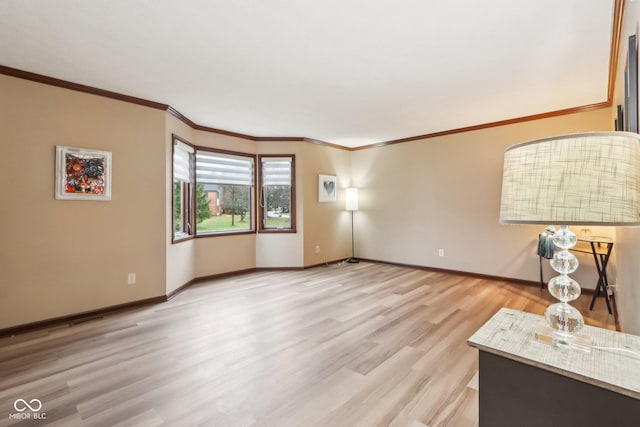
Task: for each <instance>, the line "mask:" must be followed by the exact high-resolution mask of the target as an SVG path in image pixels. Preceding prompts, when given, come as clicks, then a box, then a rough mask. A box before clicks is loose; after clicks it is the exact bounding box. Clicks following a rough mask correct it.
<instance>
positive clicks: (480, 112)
mask: <svg viewBox="0 0 640 427" xmlns="http://www.w3.org/2000/svg"><path fill="white" fill-rule="evenodd" d="M612 11H613V0H589V1H585V0H562V1H558V0H486V1H478V0H458V1H435V0H321V1H319V0H180V1H178V0H91V1H88V0H56V1H48V0H0V65H5V66H8V67H13V68H18V69H21V70H25V71H30V72H34V73H39V74H44V75H47V76H51V77H56V78H59V79H63V80H68V81H71V82H75V83H80V84H84V85H89V86H93V87H97V88H100V89H106V90H110V91H114V92H119V93H122V94H126V95H131V96H135V97H139V98H144V99H148V100H151V101H156V102H159V103H164V104H169V105H171V106H172V107H174V108H175V109H177V110H178V111H179V112H181V113H182V114H183V115H185V116H187V117H188V118H189V119H191V120H192V121H194V122H196V123H197V124H199V125H203V126H208V127H213V128H217V129H222V130H226V131H230V132H238V133H243V134H247V135H252V136H260V137H269V136H290V137H308V138H314V139H318V140H322V141H326V142H331V143H334V144H339V145H344V146H349V147H355V146H361V145H367V144H373V143H378V142H382V141H389V140H395V139H400V138H406V137H412V136H416V135H423V134H428V133H433V132H439V131H446V130H451V129H457V128H461V127H466V126H473V125H478V124H483V123H489V122H494V121H499V120H505V119H512V118H517V117H522V116H528V115H532V114H539V113H545V112H550V111H555V110H561V109H565V108H572V107H577V106H582V105H588V104H593V103H599V102H604V101H606V100H607V84H608V72H609V57H610V45H611V42H610V40H611V26H612Z"/></svg>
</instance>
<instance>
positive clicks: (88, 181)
mask: <svg viewBox="0 0 640 427" xmlns="http://www.w3.org/2000/svg"><path fill="white" fill-rule="evenodd" d="M55 198H56V199H57V200H111V152H110V151H99V150H89V149H85V148H74V147H63V146H60V145H58V146H56V194H55Z"/></svg>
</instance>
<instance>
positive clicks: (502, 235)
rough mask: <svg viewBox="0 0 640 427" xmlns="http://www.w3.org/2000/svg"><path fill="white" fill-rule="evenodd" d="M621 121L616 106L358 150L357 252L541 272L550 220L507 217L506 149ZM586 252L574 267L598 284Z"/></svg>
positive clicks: (531, 274) (488, 270) (523, 275)
mask: <svg viewBox="0 0 640 427" xmlns="http://www.w3.org/2000/svg"><path fill="white" fill-rule="evenodd" d="M611 127H612V120H611V112H610V109H608V108H607V109H600V110H596V111H591V112H585V113H579V114H571V115H566V116H561V117H554V118H548V119H544V120H538V121H535V122H526V123H519V124H514V125H509V126H501V127H496V128H490V129H485V130H480V131H475V132H467V133H461V134H456V135H449V136H443V137H439V138H432V139H426V140H419V141H413V142H408V143H402V144H395V145H390V146H386V147H381V148H375V149H368V150H360V151H355V152H353V157H352V176H353V181H354V184H355V185H356V186H357V187H359V188H360V193H361V210H360V211H358V212H357V214H356V256H359V257H363V258H369V259H375V260H384V261H392V262H397V263H404V264H412V265H419V266H428V267H436V268H444V269H451V270H459V271H467V272H474V273H481V274H487V275H494V276H501V277H510V278H518V279H525V280H538V277H539V273H538V268H539V267H538V265H539V264H538V257H537V256H536V254H535V252H536V248H535V244H536V238H537V234H538V233H539V232H540V231H542V229H544V227H540V226H514V225H510V226H506V225H501V224H499V206H500V191H501V181H502V161H503V152H504V149H505V148H506V147H508V146H510V145H512V144H515V143H519V142H524V141H527V140H530V139H535V138H541V137H545V136H550V135H559V134H565V133H571V132H579V131H589V130H610V129H611ZM604 231H605V232H609V233H610V231H609V230H608V229H605V230H604ZM439 249H444V254H445V256H444V257H440V256H438V250H439ZM581 258H582V259H581V262H582V266H581V268H580V270H579V271H578V272H576V274H575V275H574V276H575V277H576V279H577V280H578V281H580V283H581V284H582V285H583V286H584V287H585V288H594V287H595V283H596V278H597V275H596V271H595V268H594V264H593V260H592V259H589V258H588V257H586V258H584V257H581ZM545 269H546V267H545ZM549 274H550V273H549V271H548V269H547V278H548V277H549Z"/></svg>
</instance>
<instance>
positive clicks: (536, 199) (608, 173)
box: [500, 132, 640, 225]
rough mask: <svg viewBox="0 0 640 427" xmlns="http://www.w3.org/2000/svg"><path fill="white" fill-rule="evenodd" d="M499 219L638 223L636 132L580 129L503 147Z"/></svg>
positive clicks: (639, 180) (639, 138) (639, 143)
mask: <svg viewBox="0 0 640 427" xmlns="http://www.w3.org/2000/svg"><path fill="white" fill-rule="evenodd" d="M500 222H502V223H507V224H508V223H511V224H561V225H572V224H584V225H640V135H638V134H635V133H629V132H593V133H581V134H573V135H565V136H559V137H553V138H546V139H540V140H536V141H530V142H525V143H522V144H517V145H514V146H511V147H509V148H507V150H506V151H505V156H504V170H503V177H502V201H501V205H500Z"/></svg>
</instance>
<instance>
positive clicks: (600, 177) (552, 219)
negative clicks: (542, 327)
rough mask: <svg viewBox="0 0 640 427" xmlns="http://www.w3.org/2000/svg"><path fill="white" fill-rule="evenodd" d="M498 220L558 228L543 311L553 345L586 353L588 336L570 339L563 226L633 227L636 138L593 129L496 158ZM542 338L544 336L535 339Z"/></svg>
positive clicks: (579, 320) (571, 288) (570, 289)
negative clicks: (499, 166)
mask: <svg viewBox="0 0 640 427" xmlns="http://www.w3.org/2000/svg"><path fill="white" fill-rule="evenodd" d="M500 222H501V223H504V224H545V225H561V228H560V230H558V231H556V232H555V233H554V235H553V242H554V244H555V245H556V247H558V248H559V250H557V251H556V252H555V253H554V256H553V259H552V260H551V267H552V268H553V269H554V270H555V271H557V272H558V273H560V275H558V276H556V277H554V278H552V279H551V280H550V281H549V284H548V289H549V293H550V294H551V295H553V296H554V297H556V298H557V299H558V300H560V302H559V303H556V304H552V305H550V306H549V307H548V308H547V310H546V312H545V319H546V321H547V323H548V325H549V334H546V333H541V334H538V338H541V336H540V335H543V336H544V337H545V338H546V335H550V338H551V342H552V343H553V344H554V345H556V346H561V347H573V348H580V349H585V350H587V351H589V350H590V348H591V347H590V338H589V337H584V336H583V337H578V335H577V333H578V332H579V331H580V330H581V329H582V327H583V326H584V319H583V317H582V315H581V314H580V312H579V311H578V310H577V309H575V308H574V307H572V306H571V305H569V302H571V301H574V300H575V299H577V298H578V297H579V296H580V293H581V290H580V285H579V284H578V283H577V282H576V281H575V280H573V279H572V278H570V277H569V276H568V275H569V274H571V273H573V272H574V271H576V269H577V268H578V259H577V258H576V256H575V255H573V254H572V253H571V252H570V251H569V250H570V249H571V248H572V247H573V246H574V245H575V244H576V242H577V236H576V235H575V233H573V232H572V231H571V230H569V227H568V225H576V224H580V225H603V226H621V225H640V135H638V134H635V133H628V132H593V133H579V134H572V135H564V136H558V137H552V138H545V139H540V140H536V141H529V142H524V143H522V144H517V145H514V146H511V147H509V148H507V150H506V151H505V155H504V170H503V177H502V199H501V203H500ZM543 339H544V338H543Z"/></svg>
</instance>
